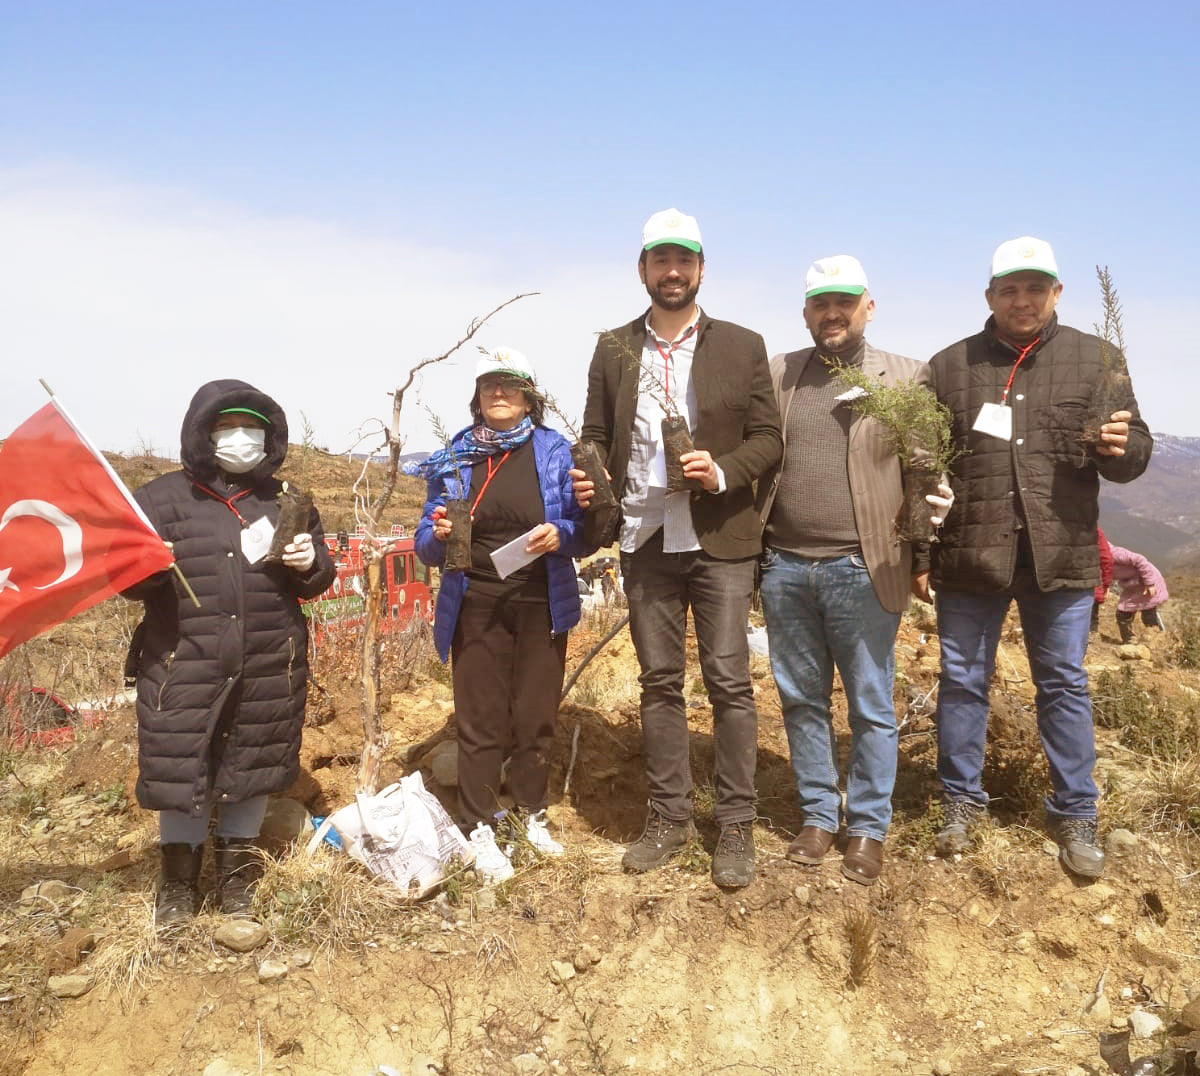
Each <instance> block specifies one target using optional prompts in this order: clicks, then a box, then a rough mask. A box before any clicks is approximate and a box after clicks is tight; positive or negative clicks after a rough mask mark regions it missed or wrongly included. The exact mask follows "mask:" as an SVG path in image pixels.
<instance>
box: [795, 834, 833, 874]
mask: <svg viewBox="0 0 1200 1076" xmlns="http://www.w3.org/2000/svg"><path fill="white" fill-rule="evenodd" d="M833 837H834V835H833V834H832V833H830V832H829V831H828V830H824V829H821V828H820V827H819V826H805V827H804V828H803V829H801V830H800V833H799V834H798V835H797V837H796V839H795V840H794V841H792V843H791V844H789V845H788V850H787V858H788V859H790V860H791V861H792V862H793V863H807V864H810V865H812V864H816V863H820V862H821V860H822V859H824V858H825V853H826V852H828V851H829V849H830V848H832V847H833Z"/></svg>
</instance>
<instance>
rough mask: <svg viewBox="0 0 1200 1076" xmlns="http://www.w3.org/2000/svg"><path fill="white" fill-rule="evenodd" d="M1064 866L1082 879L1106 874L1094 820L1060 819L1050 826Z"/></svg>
mask: <svg viewBox="0 0 1200 1076" xmlns="http://www.w3.org/2000/svg"><path fill="white" fill-rule="evenodd" d="M1050 832H1051V835H1052V836H1053V837H1054V841H1055V843H1056V844H1057V845H1058V858H1059V860H1060V861H1061V862H1062V865H1063V866H1064V867H1066V868H1067V870H1069V871H1070V872H1071V873H1072V874H1077V875H1078V876H1079V877H1080V878H1099V877H1100V875H1101V874H1103V873H1104V852H1103V850H1102V849H1101V848H1100V845H1099V844H1098V843H1097V841H1096V820H1095V819H1094V818H1060V819H1059V820H1058V821H1057V822H1054V823H1052V824H1051V826H1050Z"/></svg>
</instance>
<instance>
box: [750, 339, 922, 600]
mask: <svg viewBox="0 0 1200 1076" xmlns="http://www.w3.org/2000/svg"><path fill="white" fill-rule="evenodd" d="M815 352H816V348H812V347H809V348H804V349H803V350H802V351H792V352H789V353H788V354H786V355H776V356H775V357H774V358H773V359H772V360H771V382H772V384H773V385H774V387H775V392H776V395H777V398H778V401H779V413H780V414H781V415H783V416H784V422H783V437H784V445H783V451H784V453H785V455H786V453H787V450H788V448H787V421H786V416H787V413H788V408H789V407H791V404H792V394H793V393H794V392H795V391H796V383H797V381H799V379H800V375H801V374H802V373H803V371H804V368H805V366H806V365H807V363H808V361H809V359H811V358H812V356H813V354H814V353H815ZM922 365H924V364H923V363H919V362H917V361H916V360H915V359H906V358H904V357H903V356H901V355H893V354H892V353H891V352H888V351H879V350H877V349H876V348H873V347H872V346H871V345H870V344H867V345H866V351H865V353H864V354H863V371H864V372H865V373H867V374H873V375H876V376H878V377H880V378H881V379H882V380H883V382H884V383H885V384H889V385H892V384H895V383H896V382H897V381H903V380H911V379H912V378H914V377H916V375H917V371H918V370H919V369H920V368H921V366H922ZM846 469H847V472H848V474H849V477H850V500H851V503H852V504H853V506H854V525H855V527H856V528H857V529H858V541H859V545H860V546H861V547H862V552H863V559H864V560H865V561H866V562H867V571H868V572H869V573H870V575H871V583H872V585H873V586H874V587H875V594H876V595H877V596H878V598H879V603H880V604H881V605H882V606H883V607H884V608H885V609H887V610H888V611H889V612H892V613H902V612H904V610H905V609H907V608H908V595H909V591H910V588H911V585H912V580H911V574H912V571H913V559H912V550H911V549H910V547H909V543H908V542H901V541H900V539H899V536H898V534H897V531H896V526H895V520H896V515H897V513H898V512H899V511H900V506H901V504H902V503H903V501H904V489H903V486H902V484H901V477H900V461H899V460H898V459H897V458H896V455H895V453H894V452H892V451H891V450H890V449H889V448H888V447H887V443H886V441H885V440H884V435H883V428H882V427H881V426H880V425H879V423H878V422H876V421H875V420H874V419H868V418H863V417H862V416H856V417H855V418H854V420H853V421H852V422H851V423H850V442H849V446H848V448H847V456H846ZM779 471H780V467H774V468H772V470H771V473H770V474H768V475H764V476H763V480H762V482H760V483H759V513H760V516H759V518H760V522H761V525H762V526H764V527H765V526H766V523H767V517H768V516H769V515H770V514H771V506H772V505H773V504H774V503H775V493H776V491H777V489H778V488H779Z"/></svg>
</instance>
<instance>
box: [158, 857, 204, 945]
mask: <svg viewBox="0 0 1200 1076" xmlns="http://www.w3.org/2000/svg"><path fill="white" fill-rule="evenodd" d="M159 851H160V852H161V854H162V876H161V878H160V880H159V885H158V896H157V897H156V898H155V901H154V921H155V923H156V924H157V925H158V926H159V927H174V926H179V925H180V924H181V923H186V922H187V921H188V920H189V919H192V918H193V917H194V916H195V914H196V912H197V911H199V909H200V888H199V882H200V865H201V863H202V862H203V861H204V846H203V845H201V846H200V847H199V848H193V847H192V846H191V845H190V844H164V845H161V846H160V848H159Z"/></svg>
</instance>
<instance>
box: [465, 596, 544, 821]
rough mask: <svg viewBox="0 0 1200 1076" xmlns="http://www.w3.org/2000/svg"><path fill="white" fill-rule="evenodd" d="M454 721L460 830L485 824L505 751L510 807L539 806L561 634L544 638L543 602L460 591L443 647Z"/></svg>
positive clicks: (497, 791) (489, 817)
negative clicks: (447, 658) (450, 637)
mask: <svg viewBox="0 0 1200 1076" xmlns="http://www.w3.org/2000/svg"><path fill="white" fill-rule="evenodd" d="M450 655H451V659H452V662H453V675H454V710H455V718H456V721H457V724H458V808H459V814H460V816H461V818H460V821H461V822H462V824H463V826H464V828H465V830H466V832H468V833H469V832H470V831H471V830H472V829H474V828H475V825H476V823H478V822H486V823H487V824H488V825H491V824H492V820H493V815H494V814H495V812H496V811H497V810H498V808H499V796H500V766H501V764H502V763H503V761H504V758H505V756H506V755H508V754H510V753H511V761H510V763H509V770H508V790H509V792H510V794H511V795H512V799H513V803H514V804H515V805H516V806H517V807H522V808H525V809H527V810H529V811H540V810H541V809H542V808H543V807H545V806H546V802H547V800H546V781H547V777H548V775H549V772H550V752H551V749H552V748H553V746H554V719H555V716H556V715H557V713H558V703H559V696H560V695H561V694H562V685H563V673H564V671H565V669H566V663H567V637H566V635H565V634H562V635H559V636H554V637H552V636H551V634H550V607H549V605H548V604H546V603H545V602H529V601H514V600H511V599H509V600H505V599H494V598H491V597H488V596H484V595H472V594H471V592H470V591H468V592H467V594H466V596H465V597H464V599H463V605H462V609H461V610H460V611H459V614H458V623H457V624H456V625H455V629H454V639H453V641H452V642H451V645H450Z"/></svg>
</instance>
